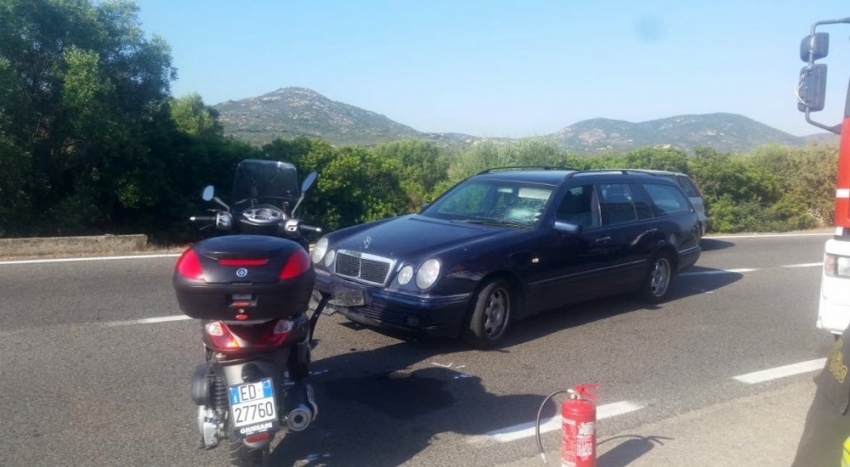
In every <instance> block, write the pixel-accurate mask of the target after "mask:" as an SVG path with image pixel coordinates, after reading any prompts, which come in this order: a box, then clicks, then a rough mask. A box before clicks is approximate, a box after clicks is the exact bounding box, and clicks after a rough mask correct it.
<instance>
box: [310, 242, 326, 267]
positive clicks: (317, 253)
mask: <svg viewBox="0 0 850 467" xmlns="http://www.w3.org/2000/svg"><path fill="white" fill-rule="evenodd" d="M327 251H328V239H327V238H325V237H322V238H320V239H319V241H318V242H316V245H315V246H314V247H313V251H311V252H310V258H311V259H312V260H313V263H318V262H319V261H321V260H322V258H324V257H325V253H327Z"/></svg>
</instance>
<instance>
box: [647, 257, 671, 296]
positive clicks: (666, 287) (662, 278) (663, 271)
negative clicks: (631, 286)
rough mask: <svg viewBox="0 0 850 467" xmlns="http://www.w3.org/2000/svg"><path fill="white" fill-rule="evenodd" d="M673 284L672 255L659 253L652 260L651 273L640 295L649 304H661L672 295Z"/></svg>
mask: <svg viewBox="0 0 850 467" xmlns="http://www.w3.org/2000/svg"><path fill="white" fill-rule="evenodd" d="M672 284H673V260H672V259H671V257H670V254H669V253H667V252H664V251H659V252H658V253H656V254H655V256H654V257H653V258H652V262H651V263H650V267H649V272H648V273H647V274H646V277H645V278H644V280H643V284H642V285H641V288H640V295H641V298H643V299H644V300H645V301H647V302H649V303H661V302H663V301H664V300H665V299H666V298H667V295H668V294H669V293H670V286H671V285H672Z"/></svg>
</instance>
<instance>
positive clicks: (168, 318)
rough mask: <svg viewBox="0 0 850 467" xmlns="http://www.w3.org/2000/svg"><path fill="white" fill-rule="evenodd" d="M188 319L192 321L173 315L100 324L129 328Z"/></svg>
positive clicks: (102, 324) (184, 316)
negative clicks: (135, 325)
mask: <svg viewBox="0 0 850 467" xmlns="http://www.w3.org/2000/svg"><path fill="white" fill-rule="evenodd" d="M187 319H192V318H190V317H188V316H186V315H172V316H160V317H158V318H142V319H131V320H127V321H109V322H105V323H99V324H100V325H101V326H107V327H114V326H129V325H131V324H154V323H167V322H170V321H183V320H187Z"/></svg>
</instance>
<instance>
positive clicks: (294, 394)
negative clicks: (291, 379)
mask: <svg viewBox="0 0 850 467" xmlns="http://www.w3.org/2000/svg"><path fill="white" fill-rule="evenodd" d="M284 407H286V409H287V410H289V412H287V413H286V425H287V426H289V429H290V430H292V431H303V430H305V429H306V428H307V427H308V426H310V423H312V422H313V420H315V418H316V415H317V413H318V410H317V407H316V403H315V401H314V400H313V388H312V387H311V386H310V385H309V384H304V383H298V384H296V385H295V386H293V387H292V388H291V389H290V390H289V391H288V392H287V393H286V400H285V402H284Z"/></svg>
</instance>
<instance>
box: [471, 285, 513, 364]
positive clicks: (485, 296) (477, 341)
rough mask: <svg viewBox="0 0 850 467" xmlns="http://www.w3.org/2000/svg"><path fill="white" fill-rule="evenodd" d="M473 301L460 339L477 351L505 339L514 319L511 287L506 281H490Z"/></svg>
mask: <svg viewBox="0 0 850 467" xmlns="http://www.w3.org/2000/svg"><path fill="white" fill-rule="evenodd" d="M474 300H475V301H474V303H473V306H474V307H473V309H472V310H471V312H470V314H469V318H468V320H467V326H466V329H465V331H464V335H463V338H464V340H465V341H466V342H467V343H468V344H471V345H472V346H474V347H477V348H479V349H486V348H491V347H494V346H495V345H497V344H498V343H499V342H501V341H502V339H503V338H504V337H505V334H506V333H507V331H508V327H509V326H510V324H511V318H512V317H513V308H514V297H513V293H512V292H511V284H510V283H509V282H508V281H506V280H505V279H491V280H490V281H488V282H486V283H485V284H484V286H483V287H481V288H480V289H479V291H478V293H477V294H476V295H475V299H474Z"/></svg>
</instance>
